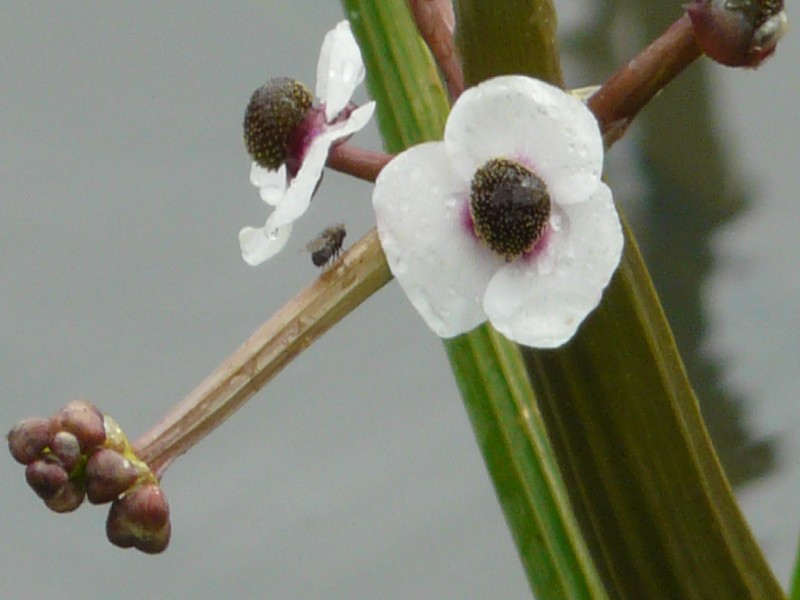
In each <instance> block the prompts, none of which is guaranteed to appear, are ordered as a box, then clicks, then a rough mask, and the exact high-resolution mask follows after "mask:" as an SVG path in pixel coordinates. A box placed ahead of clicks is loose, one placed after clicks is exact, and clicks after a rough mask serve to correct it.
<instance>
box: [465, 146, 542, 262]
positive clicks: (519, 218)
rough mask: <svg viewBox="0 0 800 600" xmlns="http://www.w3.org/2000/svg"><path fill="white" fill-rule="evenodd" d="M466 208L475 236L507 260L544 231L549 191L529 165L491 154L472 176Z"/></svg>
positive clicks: (531, 244)
mask: <svg viewBox="0 0 800 600" xmlns="http://www.w3.org/2000/svg"><path fill="white" fill-rule="evenodd" d="M469 210H470V216H471V217H472V224H473V227H474V229H475V235H477V236H478V239H480V240H481V241H482V242H483V243H484V244H485V245H486V246H487V247H488V248H490V249H491V250H492V251H494V252H495V253H496V254H499V255H500V256H502V257H504V258H505V259H506V260H507V261H511V260H514V259H515V258H518V257H519V256H521V255H523V254H525V253H527V252H530V251H531V250H533V248H534V247H535V246H536V243H537V242H538V241H539V240H540V239H541V237H542V235H543V234H544V232H545V230H546V228H547V221H548V218H549V217H550V195H549V194H548V193H547V186H546V185H545V183H544V181H542V180H541V179H540V178H539V177H537V176H536V174H534V173H533V172H532V171H531V170H530V169H527V168H526V167H524V166H523V165H521V164H519V163H518V162H515V161H513V160H509V159H505V158H495V159H491V160H489V161H487V162H486V163H484V165H483V166H482V167H481V168H480V169H478V170H477V172H476V173H475V175H474V177H473V178H472V186H471V195H470V203H469Z"/></svg>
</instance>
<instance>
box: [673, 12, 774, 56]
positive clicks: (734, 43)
mask: <svg viewBox="0 0 800 600" xmlns="http://www.w3.org/2000/svg"><path fill="white" fill-rule="evenodd" d="M686 12H687V13H688V14H689V18H690V19H691V20H692V27H693V28H694V32H695V38H696V40H697V44H698V45H699V46H700V48H701V49H702V50H703V52H705V53H706V55H708V56H709V57H710V58H712V59H714V60H715V61H717V62H719V63H722V64H723V65H727V66H729V67H757V66H758V65H760V64H761V63H762V62H763V61H764V60H765V59H766V58H768V57H769V56H770V55H772V53H773V52H775V46H776V45H777V43H778V40H780V39H781V37H782V36H783V34H784V33H785V32H786V23H787V19H786V13H785V12H784V10H783V0H695V1H694V3H692V4H689V5H688V6H687V7H686Z"/></svg>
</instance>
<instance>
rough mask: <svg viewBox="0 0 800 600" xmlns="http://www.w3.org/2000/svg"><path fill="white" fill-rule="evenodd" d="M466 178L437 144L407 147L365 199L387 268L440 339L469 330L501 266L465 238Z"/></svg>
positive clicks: (497, 259)
mask: <svg viewBox="0 0 800 600" xmlns="http://www.w3.org/2000/svg"><path fill="white" fill-rule="evenodd" d="M468 199H469V182H468V181H464V179H463V178H461V177H460V176H459V175H458V173H456V172H455V170H453V168H452V166H451V165H450V161H449V160H448V159H447V156H446V153H445V150H444V147H443V145H442V144H441V143H436V142H434V143H428V144H421V145H419V146H414V147H412V148H410V149H409V150H406V151H405V152H403V153H402V154H400V155H398V156H397V157H395V158H394V159H393V160H392V161H391V162H390V163H389V164H388V165H387V166H386V167H385V168H384V169H383V171H381V173H380V175H379V176H378V179H377V181H376V182H375V190H374V192H373V195H372V203H373V206H374V207H375V216H376V220H377V224H378V234H379V235H380V240H381V246H382V247H383V250H384V252H385V253H386V258H387V260H388V262H389V267H390V268H391V270H392V273H393V274H394V276H395V277H396V278H397V281H398V282H399V283H400V286H401V287H402V288H403V291H404V292H405V293H406V295H407V296H408V298H409V300H411V303H412V304H413V305H414V307H415V308H416V309H417V311H419V313H420V315H421V316H422V318H423V319H425V322H426V323H427V324H428V326H429V327H430V328H431V329H432V330H433V331H434V332H435V333H436V334H437V335H439V336H441V337H453V336H455V335H458V334H461V333H464V332H466V331H469V330H470V329H472V328H473V327H475V326H476V325H478V324H479V323H481V322H482V321H484V320H486V315H485V314H484V312H483V307H482V306H481V299H482V297H483V293H484V290H485V289H486V284H487V283H488V281H489V278H490V277H491V276H492V274H493V273H494V272H495V271H496V270H497V269H498V267H500V265H502V264H503V262H504V261H503V259H502V258H500V257H498V256H495V255H493V254H492V253H491V252H490V251H489V250H487V249H486V248H484V247H483V246H482V245H481V244H480V243H479V242H478V241H477V239H475V238H474V237H473V236H472V233H471V231H470V230H469V224H468V221H465V217H467V211H468V209H467V206H466V203H467V201H468Z"/></svg>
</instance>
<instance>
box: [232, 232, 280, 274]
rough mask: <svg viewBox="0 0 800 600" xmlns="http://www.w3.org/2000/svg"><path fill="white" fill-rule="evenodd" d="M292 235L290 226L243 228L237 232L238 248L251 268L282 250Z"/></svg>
mask: <svg viewBox="0 0 800 600" xmlns="http://www.w3.org/2000/svg"><path fill="white" fill-rule="evenodd" d="M291 233H292V226H291V224H289V225H285V226H283V227H279V228H278V229H266V228H265V227H243V228H242V230H241V231H239V246H240V248H241V250H242V258H243V259H244V261H245V262H246V263H247V264H248V265H250V266H251V267H255V266H256V265H260V264H261V263H262V262H264V261H265V260H268V259H270V258H272V257H273V256H275V255H276V254H277V253H278V252H280V251H281V250H283V247H284V246H286V242H287V241H289V236H290V235H291Z"/></svg>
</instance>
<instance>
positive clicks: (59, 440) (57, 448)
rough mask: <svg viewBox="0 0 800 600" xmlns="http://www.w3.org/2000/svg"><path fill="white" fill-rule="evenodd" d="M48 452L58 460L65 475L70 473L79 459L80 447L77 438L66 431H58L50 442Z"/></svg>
mask: <svg viewBox="0 0 800 600" xmlns="http://www.w3.org/2000/svg"><path fill="white" fill-rule="evenodd" d="M50 450H51V451H52V453H53V454H54V455H55V456H56V457H57V458H58V460H59V462H60V463H61V466H62V467H64V470H65V471H66V472H67V473H72V470H73V469H74V468H75V465H76V464H78V460H79V459H80V457H81V446H80V444H79V443H78V438H76V437H75V436H74V435H73V434H71V433H69V432H68V431H59V432H58V433H56V434H55V435H54V436H53V440H52V441H51V442H50Z"/></svg>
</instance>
